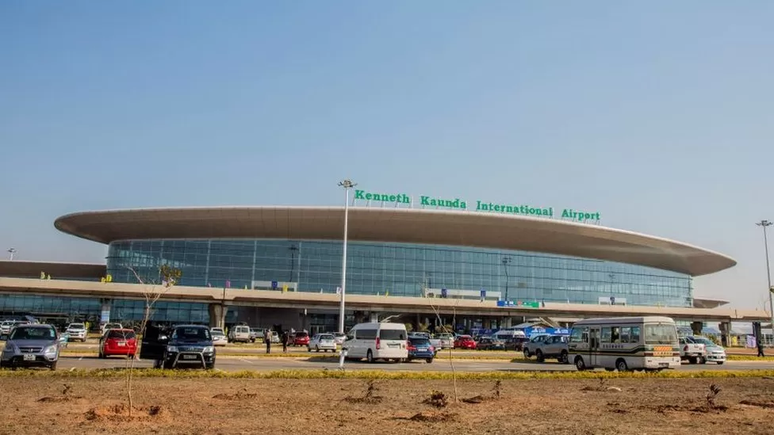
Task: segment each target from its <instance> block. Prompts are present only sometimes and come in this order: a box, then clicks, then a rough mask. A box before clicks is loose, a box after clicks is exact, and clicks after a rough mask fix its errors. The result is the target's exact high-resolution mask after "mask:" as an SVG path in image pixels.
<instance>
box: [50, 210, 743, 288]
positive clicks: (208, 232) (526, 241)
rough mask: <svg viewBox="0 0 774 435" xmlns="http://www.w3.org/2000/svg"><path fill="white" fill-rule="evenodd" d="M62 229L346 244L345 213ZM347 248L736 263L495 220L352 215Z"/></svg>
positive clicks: (566, 228) (133, 221)
mask: <svg viewBox="0 0 774 435" xmlns="http://www.w3.org/2000/svg"><path fill="white" fill-rule="evenodd" d="M54 225H55V226H56V228H57V229H59V230H60V231H63V232H65V233H68V234H72V235H75V236H78V237H81V238H84V239H87V240H92V241H95V242H100V243H106V244H107V243H110V242H113V241H117V240H143V239H218V238H266V239H300V240H341V239H342V235H343V228H344V208H343V207H207V208H158V209H132V210H109V211H91V212H82V213H73V214H69V215H65V216H62V217H60V218H58V219H57V220H56V222H55V223H54ZM348 237H349V240H352V241H364V242H395V243H419V244H437V245H451V246H469V247H479V248H493V249H504V250H505V249H507V250H519V251H529V252H539V253H546V254H558V255H567V256H573V257H582V258H592V259H598V260H607V261H615V262H621V263H630V264H637V265H641V266H649V267H654V268H657V269H663V270H670V271H674V272H679V273H684V274H688V275H691V276H698V275H705V274H708V273H713V272H717V271H720V270H723V269H727V268H729V267H732V266H734V265H735V264H736V261H735V260H734V259H732V258H730V257H727V256H725V255H722V254H719V253H716V252H713V251H710V250H706V249H702V248H698V247H696V246H692V245H689V244H686V243H681V242H677V241H674V240H668V239H664V238H660V237H654V236H648V235H645V234H639V233H635V232H631V231H624V230H618V229H613V228H606V227H602V226H597V225H588V224H581V223H574V222H568V221H561V220H552V219H541V218H531V217H523V216H517V215H504V214H494V213H478V212H457V211H442V210H426V209H401V208H366V207H350V209H349V231H348Z"/></svg>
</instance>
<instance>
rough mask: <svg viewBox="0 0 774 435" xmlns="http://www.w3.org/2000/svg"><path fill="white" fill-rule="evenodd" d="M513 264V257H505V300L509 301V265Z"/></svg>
mask: <svg viewBox="0 0 774 435" xmlns="http://www.w3.org/2000/svg"><path fill="white" fill-rule="evenodd" d="M509 264H511V257H508V256H506V257H503V269H504V270H505V300H506V301H507V300H508V281H509V280H510V276H509V275H508V265H509Z"/></svg>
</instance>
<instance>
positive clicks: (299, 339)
mask: <svg viewBox="0 0 774 435" xmlns="http://www.w3.org/2000/svg"><path fill="white" fill-rule="evenodd" d="M291 340H292V344H293V346H309V333H308V332H304V331H301V332H296V333H295V334H293V337H292V338H291Z"/></svg>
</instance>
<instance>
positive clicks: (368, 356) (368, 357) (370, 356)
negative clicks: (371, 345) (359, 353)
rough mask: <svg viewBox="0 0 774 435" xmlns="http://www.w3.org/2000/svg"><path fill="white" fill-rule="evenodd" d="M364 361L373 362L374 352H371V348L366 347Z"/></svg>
mask: <svg viewBox="0 0 774 435" xmlns="http://www.w3.org/2000/svg"><path fill="white" fill-rule="evenodd" d="M366 361H368V362H369V363H372V362H374V353H373V352H371V349H368V353H366Z"/></svg>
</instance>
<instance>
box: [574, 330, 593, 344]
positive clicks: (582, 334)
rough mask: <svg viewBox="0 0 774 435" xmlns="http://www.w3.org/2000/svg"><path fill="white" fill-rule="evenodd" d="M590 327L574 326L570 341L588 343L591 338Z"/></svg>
mask: <svg viewBox="0 0 774 435" xmlns="http://www.w3.org/2000/svg"><path fill="white" fill-rule="evenodd" d="M588 330H589V329H588V328H583V329H580V328H573V330H572V334H571V335H570V343H586V342H587V341H588V340H589V333H588Z"/></svg>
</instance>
